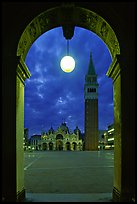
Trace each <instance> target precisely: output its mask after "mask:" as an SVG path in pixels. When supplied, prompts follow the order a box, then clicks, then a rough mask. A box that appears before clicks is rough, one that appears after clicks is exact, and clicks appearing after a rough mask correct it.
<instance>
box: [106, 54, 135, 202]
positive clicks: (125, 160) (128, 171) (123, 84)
mask: <svg viewBox="0 0 137 204" xmlns="http://www.w3.org/2000/svg"><path fill="white" fill-rule="evenodd" d="M126 66H127V65H125V68H124V63H122V60H121V58H120V56H117V57H115V58H114V59H113V62H112V65H111V67H110V69H109V70H108V72H107V75H108V76H109V77H111V78H112V79H113V91H114V129H115V130H114V182H113V201H114V202H131V200H132V199H133V196H134V193H133V189H134V181H133V178H134V168H133V167H134V159H133V158H134V154H133V152H134V150H133V149H134V146H133V141H134V140H132V139H133V138H134V135H132V134H131V133H132V131H130V129H131V127H132V126H131V125H130V124H129V123H130V120H131V118H130V117H131V116H130V114H128V113H129V112H130V111H129V110H130V108H132V107H130V103H129V101H130V100H132V98H130V97H129V95H130V94H129V93H128V92H129V87H128V86H130V85H129V83H128V72H127V69H126ZM127 101H128V102H127ZM128 117H129V118H128Z"/></svg>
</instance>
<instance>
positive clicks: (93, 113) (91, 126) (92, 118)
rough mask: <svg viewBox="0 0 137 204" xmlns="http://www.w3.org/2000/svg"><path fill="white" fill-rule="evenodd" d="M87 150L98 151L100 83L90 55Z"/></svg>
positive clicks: (85, 94)
mask: <svg viewBox="0 0 137 204" xmlns="http://www.w3.org/2000/svg"><path fill="white" fill-rule="evenodd" d="M84 99H85V137H84V141H85V150H87V151H92V150H98V82H97V75H96V73H95V68H94V64H93V60H92V54H91V53H90V61H89V66H88V73H87V74H86V76H85V85H84Z"/></svg>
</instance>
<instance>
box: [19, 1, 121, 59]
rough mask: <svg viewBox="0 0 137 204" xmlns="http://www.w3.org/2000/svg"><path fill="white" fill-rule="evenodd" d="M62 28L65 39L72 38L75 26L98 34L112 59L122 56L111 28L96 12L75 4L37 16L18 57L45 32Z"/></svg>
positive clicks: (28, 28) (24, 36)
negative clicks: (118, 55)
mask: <svg viewBox="0 0 137 204" xmlns="http://www.w3.org/2000/svg"><path fill="white" fill-rule="evenodd" d="M59 26H62V27H63V30H66V32H65V33H64V35H65V37H67V38H71V37H72V36H73V32H74V26H79V27H82V28H85V29H88V30H90V31H92V32H94V33H96V34H97V35H98V36H99V37H100V38H101V39H102V40H103V41H104V43H105V44H106V45H107V46H108V48H109V50H110V53H111V56H112V58H114V57H115V55H117V54H120V47H119V43H118V40H117V37H116V35H115V33H114V31H113V29H112V28H111V26H110V25H109V24H108V23H107V22H106V21H105V19H103V18H102V17H101V16H99V15H98V14H96V13H95V12H93V11H91V10H88V9H85V8H82V7H76V6H75V5H74V4H71V5H69V4H65V5H61V6H60V7H55V8H51V9H48V10H46V11H44V12H42V13H41V14H39V15H38V16H36V17H35V18H34V19H33V20H32V21H31V22H30V24H29V25H28V26H27V27H26V29H25V30H24V32H23V34H22V36H21V38H20V41H19V44H18V48H17V56H20V55H22V57H23V59H24V60H25V57H26V54H27V52H28V50H29V48H30V47H31V45H32V43H33V42H34V41H35V40H36V39H37V38H38V37H39V36H40V35H42V34H43V33H44V32H46V31H48V30H51V29H53V28H56V27H59Z"/></svg>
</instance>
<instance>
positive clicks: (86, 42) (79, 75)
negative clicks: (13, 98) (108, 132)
mask: <svg viewBox="0 0 137 204" xmlns="http://www.w3.org/2000/svg"><path fill="white" fill-rule="evenodd" d="M59 29H60V30H61V32H62V28H59ZM76 29H77V31H76V33H75V40H76V46H77V47H76V48H75V47H71V50H72V51H73V52H76V51H75V50H77V51H78V50H80V49H79V44H80V42H82V44H83V52H80V53H78V52H77V53H76V54H75V55H77V72H74V73H73V78H74V74H75V75H76V76H75V78H74V80H73V78H72V77H71V79H70V82H68V83H66V84H68V85H69V89H68V87H67V86H66V87H67V88H66V87H65V82H66V81H67V80H66V79H64V80H63V83H62V81H60V82H58V75H57V73H56V70H57V72H60V67H59V66H58V64H57V63H56V65H54V63H53V65H51V64H52V62H53V61H54V54H55V53H56V50H57V56H58V57H56V58H55V59H60V55H59V54H58V53H59V51H58V49H56V48H55V47H54V46H57V47H61V43H59V45H58V44H57V43H54V41H55V42H56V41H57V40H58V36H60V32H59V34H57V37H56V35H54V32H55V33H58V31H57V30H58V29H57V28H56V29H55V31H54V30H52V32H51V36H52V38H53V40H52V43H51V45H50V42H49V41H48V40H46V38H43V39H42V40H41V41H40V40H39V43H38V42H36V44H35V46H34V50H33V46H32V47H31V49H32V52H31V53H32V54H33V55H32V54H31V53H30V61H26V64H27V66H28V68H29V67H30V68H29V70H30V71H31V73H32V76H31V78H33V79H32V83H31V78H30V80H28V87H29V85H31V86H30V88H31V87H33V90H36V93H35V92H34V91H30V96H29V94H28V95H26V96H27V97H28V98H27V101H26V104H25V106H26V114H28V121H30V122H31V124H32V120H33V116H32V114H34V116H35V117H34V120H35V122H36V123H35V124H34V127H36V125H38V124H39V121H40V120H41V121H42V126H41V124H40V128H39V129H37V130H36V129H34V128H33V127H32V130H33V131H35V132H36V131H40V132H41V130H42V131H43V128H45V129H47V130H48V128H49V126H50V124H52V126H53V127H55V124H57V126H58V125H59V122H60V121H61V119H62V118H64V115H61V117H60V113H61V112H63V110H64V109H65V110H66V113H67V115H68V116H70V115H71V116H72V113H74V116H75V115H76V118H77V120H75V121H74V122H73V121H72V118H73V117H74V116H73V117H71V118H70V117H68V118H67V121H69V124H70V122H72V124H74V126H72V128H71V129H72V130H73V129H74V128H75V126H76V124H78V126H79V122H78V119H80V118H82V122H81V124H82V126H81V127H82V128H80V129H82V130H83V129H84V97H83V96H84V80H85V74H86V73H87V70H88V64H89V54H90V51H91V50H92V53H93V60H94V59H96V60H94V62H95V61H96V62H95V68H96V70H97V73H98V75H99V76H98V78H99V84H100V85H99V86H100V88H101V89H100V90H99V98H100V99H99V106H100V104H102V107H101V109H102V110H101V112H100V114H99V121H100V122H102V121H105V119H107V120H108V121H107V122H106V123H104V128H105V129H107V125H108V124H109V123H112V122H113V104H112V102H113V97H112V96H113V93H112V81H111V79H108V78H107V76H106V75H105V73H106V71H107V68H108V67H109V65H110V64H111V57H110V54H109V51H108V50H107V48H106V46H105V45H104V43H103V42H101V39H99V38H98V37H97V36H96V35H95V34H94V33H91V32H89V31H87V30H85V29H82V28H77V27H76ZM86 33H87V34H86ZM43 35H44V34H43ZM96 38H97V40H96ZM62 40H63V39H62ZM58 41H59V40H58ZM46 42H47V44H48V47H49V49H48V47H46ZM40 44H41V47H40ZM72 45H73V46H74V41H73V43H72ZM64 47H65V46H64ZM60 49H61V48H60ZM46 50H47V52H46ZM49 50H50V51H49ZM52 50H53V51H52ZM84 50H86V52H85V53H84ZM42 51H43V54H38V53H42ZM48 52H49V53H50V55H48ZM54 52H55V53H54ZM34 53H35V54H34ZM42 55H43V59H42ZM48 56H49V57H48ZM27 57H28V56H27ZM51 57H52V62H51V60H48V58H49V59H51ZM33 59H34V61H33ZM39 59H40V60H39ZM45 59H46V60H45ZM97 59H100V60H97ZM47 61H48V64H49V66H48V64H47V63H46V62H47ZM58 61H59V60H58ZM97 61H98V62H97ZM104 61H105V63H104ZM29 65H30V66H29ZM52 69H53V70H52ZM34 70H35V71H34ZM49 70H50V71H49ZM48 72H49V73H48ZM62 75H63V77H62V78H65V75H64V73H62V72H61V76H62ZM33 76H34V77H33ZM67 77H68V76H67ZM52 78H53V80H52ZM62 78H61V79H62ZM107 79H108V81H107ZM48 80H49V81H50V80H51V83H52V84H53V85H52V84H50V85H49V86H48V84H47V81H48ZM68 80H69V79H68ZM76 80H77V81H76ZM33 82H34V83H33ZM35 82H36V84H35ZM58 84H59V87H63V88H62V90H61V89H58V90H57V86H58ZM70 84H71V86H70ZM108 84H109V85H108ZM52 86H53V87H52ZM28 87H27V80H26V88H27V91H28V93H29V88H28ZM54 87H56V91H55V89H54ZM72 87H73V88H72ZM107 88H108V90H107ZM72 90H73V91H74V92H73V91H72ZM48 91H49V93H52V94H48ZM62 91H63V94H64V95H63V94H61V93H62ZM69 92H70V96H71V97H66V96H67V94H66V93H69ZM77 92H80V94H79V95H76V93H77ZM34 93H35V94H34ZM56 93H57V94H59V95H57V96H58V98H57V99H56ZM101 93H102V94H101ZM45 94H46V98H45ZM108 94H110V97H108ZM33 96H34V98H33ZM100 96H101V97H100ZM65 97H66V98H65ZM37 98H39V100H40V103H39V102H38V100H37ZM44 98H45V100H44ZM64 98H65V100H63V99H64ZM67 98H68V99H70V101H69V100H68V101H67V100H66V99H67ZM107 98H109V101H108V103H107V102H106V101H107ZM55 99H56V100H55ZM72 99H73V101H72ZM76 99H77V101H76ZM43 100H44V101H45V102H43ZM103 100H104V104H103ZM31 101H32V104H31V103H30V102H31ZM46 101H48V102H46ZM54 101H55V104H54ZM33 102H34V104H33ZM50 102H51V107H50ZM69 102H71V103H70V105H69V107H70V109H71V111H72V112H71V114H68V113H69V108H68V111H67V109H66V106H67V107H68V104H67V103H69ZM72 102H73V103H72ZM46 103H47V105H46ZM36 104H37V105H36ZM42 104H43V105H42ZM76 104H77V108H76ZM56 105H57V109H56V110H54V112H50V111H49V110H50V108H51V109H52V108H53V107H54V108H55V107H56ZM61 105H62V109H61ZM78 105H79V109H78ZM29 108H31V109H29ZM58 108H60V109H59V110H58ZM108 108H109V109H111V114H110V112H109V111H108V113H109V114H110V115H111V121H110V118H109V117H108V116H107V109H108ZM39 109H40V110H41V111H39ZM75 109H76V110H78V112H76V113H75ZM32 110H33V112H30V113H29V111H32ZM102 111H105V112H102ZM47 112H49V115H46V113H47ZM59 112H60V113H59ZM82 112H83V113H82ZM37 113H38V121H37V120H36V118H37V117H36V116H37ZM40 113H42V116H43V117H42V119H40ZM57 113H59V114H58V117H57V118H58V121H59V122H57V121H55V122H54V121H53V120H54V117H53V118H52V120H51V121H48V120H47V119H50V117H51V116H52V115H53V116H54V115H57ZM78 114H79V115H78ZM101 115H102V117H101ZM104 115H105V117H104ZM26 117H27V115H26ZM65 117H66V116H65ZM100 117H101V118H102V119H101V118H100ZM44 119H46V120H45V121H44ZM70 119H71V120H70ZM47 123H49V124H48V125H47V126H46V127H44V124H45V125H46V124H47ZM101 125H102V124H101V123H100V126H101ZM30 128H31V126H30ZM102 128H103V126H102ZM54 129H55V128H54ZM40 132H37V133H40ZM33 133H34V132H31V134H33ZM56 139H57V141H56V150H58V151H60V150H63V145H62V141H61V140H62V139H63V136H62V135H61V134H58V135H57V136H56ZM79 146H80V147H79V148H78V145H77V144H76V143H75V142H72V145H70V144H69V145H67V147H66V148H67V150H72V151H76V150H80V149H81V144H80V145H79ZM49 150H54V149H53V146H52V148H50V146H49ZM112 156H113V155H112ZM27 178H28V177H27ZM111 179H112V178H111ZM111 183H112V180H111Z"/></svg>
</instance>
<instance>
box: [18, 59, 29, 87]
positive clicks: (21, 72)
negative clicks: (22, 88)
mask: <svg viewBox="0 0 137 204" xmlns="http://www.w3.org/2000/svg"><path fill="white" fill-rule="evenodd" d="M17 62H18V63H17V69H16V73H17V76H18V77H19V78H20V80H21V81H22V83H23V84H24V81H25V80H26V79H27V78H30V76H31V74H30V71H29V69H28V67H27V65H26V64H25V62H24V60H23V58H22V57H21V56H18V57H17Z"/></svg>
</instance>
